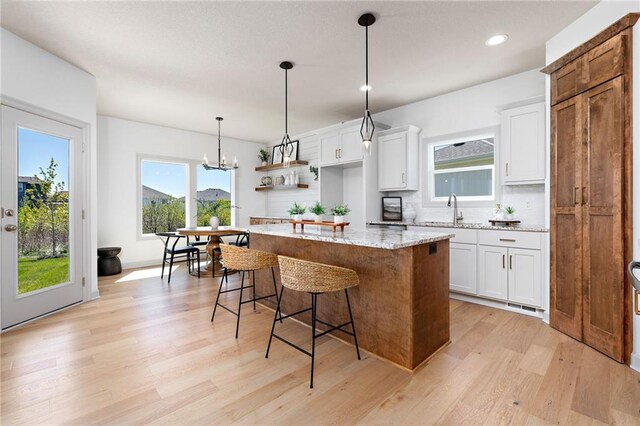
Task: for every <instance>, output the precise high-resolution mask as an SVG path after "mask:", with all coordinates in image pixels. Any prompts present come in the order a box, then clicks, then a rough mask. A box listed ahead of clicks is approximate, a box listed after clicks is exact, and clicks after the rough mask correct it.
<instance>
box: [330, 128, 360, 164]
mask: <svg viewBox="0 0 640 426" xmlns="http://www.w3.org/2000/svg"><path fill="white" fill-rule="evenodd" d="M362 156H363V148H362V138H361V137H360V127H359V126H358V127H355V126H351V127H346V128H344V129H340V130H333V131H331V132H329V133H326V134H324V135H321V136H320V166H330V165H336V164H343V163H352V162H355V161H361V160H362Z"/></svg>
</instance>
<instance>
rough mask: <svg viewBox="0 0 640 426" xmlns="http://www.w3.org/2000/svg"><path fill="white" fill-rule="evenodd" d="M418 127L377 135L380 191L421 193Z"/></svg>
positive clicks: (406, 127)
mask: <svg viewBox="0 0 640 426" xmlns="http://www.w3.org/2000/svg"><path fill="white" fill-rule="evenodd" d="M419 133H420V129H419V128H417V127H415V126H404V127H398V128H395V129H390V130H385V131H383V132H379V133H378V134H377V137H376V140H375V142H374V143H375V144H377V145H378V190H379V191H417V190H418V181H419V176H418V160H419V158H418V134H419Z"/></svg>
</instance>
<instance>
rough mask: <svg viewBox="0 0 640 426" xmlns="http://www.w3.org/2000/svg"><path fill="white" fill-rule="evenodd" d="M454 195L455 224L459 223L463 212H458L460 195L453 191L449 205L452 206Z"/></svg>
mask: <svg viewBox="0 0 640 426" xmlns="http://www.w3.org/2000/svg"><path fill="white" fill-rule="evenodd" d="M452 197H453V224H454V225H457V224H458V222H460V221H461V220H462V219H464V218H463V217H462V212H460V213H458V196H457V195H456V194H454V193H453V192H452V193H451V195H449V201H447V207H451V198H452Z"/></svg>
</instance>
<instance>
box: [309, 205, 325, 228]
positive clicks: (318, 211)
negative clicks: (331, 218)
mask: <svg viewBox="0 0 640 426" xmlns="http://www.w3.org/2000/svg"><path fill="white" fill-rule="evenodd" d="M309 211H310V212H311V213H313V214H314V215H316V217H315V219H314V220H315V221H316V222H318V223H319V222H322V215H323V214H325V209H324V207H322V204H320V201H316V203H315V204H314V205H313V206H311V208H310V209H309Z"/></svg>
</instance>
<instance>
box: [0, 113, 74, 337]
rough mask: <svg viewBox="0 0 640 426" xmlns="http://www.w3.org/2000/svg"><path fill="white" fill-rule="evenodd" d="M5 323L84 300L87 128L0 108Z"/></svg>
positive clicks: (3, 312) (0, 274) (0, 213)
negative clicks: (84, 133)
mask: <svg viewBox="0 0 640 426" xmlns="http://www.w3.org/2000/svg"><path fill="white" fill-rule="evenodd" d="M0 161H1V166H2V172H1V173H2V174H1V188H2V194H1V196H0V206H1V209H2V210H1V212H0V216H1V222H2V229H1V232H0V235H1V243H0V250H1V257H2V260H1V262H2V271H1V272H0V278H1V287H2V288H1V304H2V315H1V317H2V318H1V320H2V328H7V327H11V326H13V325H16V324H19V323H21V322H24V321H28V320H30V319H32V318H36V317H38V316H41V315H44V314H47V313H49V312H52V311H55V310H57V309H60V308H63V307H65V306H68V305H71V304H74V303H77V302H80V301H82V298H83V297H82V294H83V292H82V286H83V284H82V263H83V262H82V243H83V240H82V220H83V219H82V183H81V176H82V131H81V129H78V128H76V127H73V126H69V125H66V124H63V123H60V122H57V121H54V120H50V119H46V118H43V117H40V116H38V115H34V114H30V113H27V112H24V111H20V110H17V109H14V108H10V107H6V106H3V107H2V147H1V156H0Z"/></svg>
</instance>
